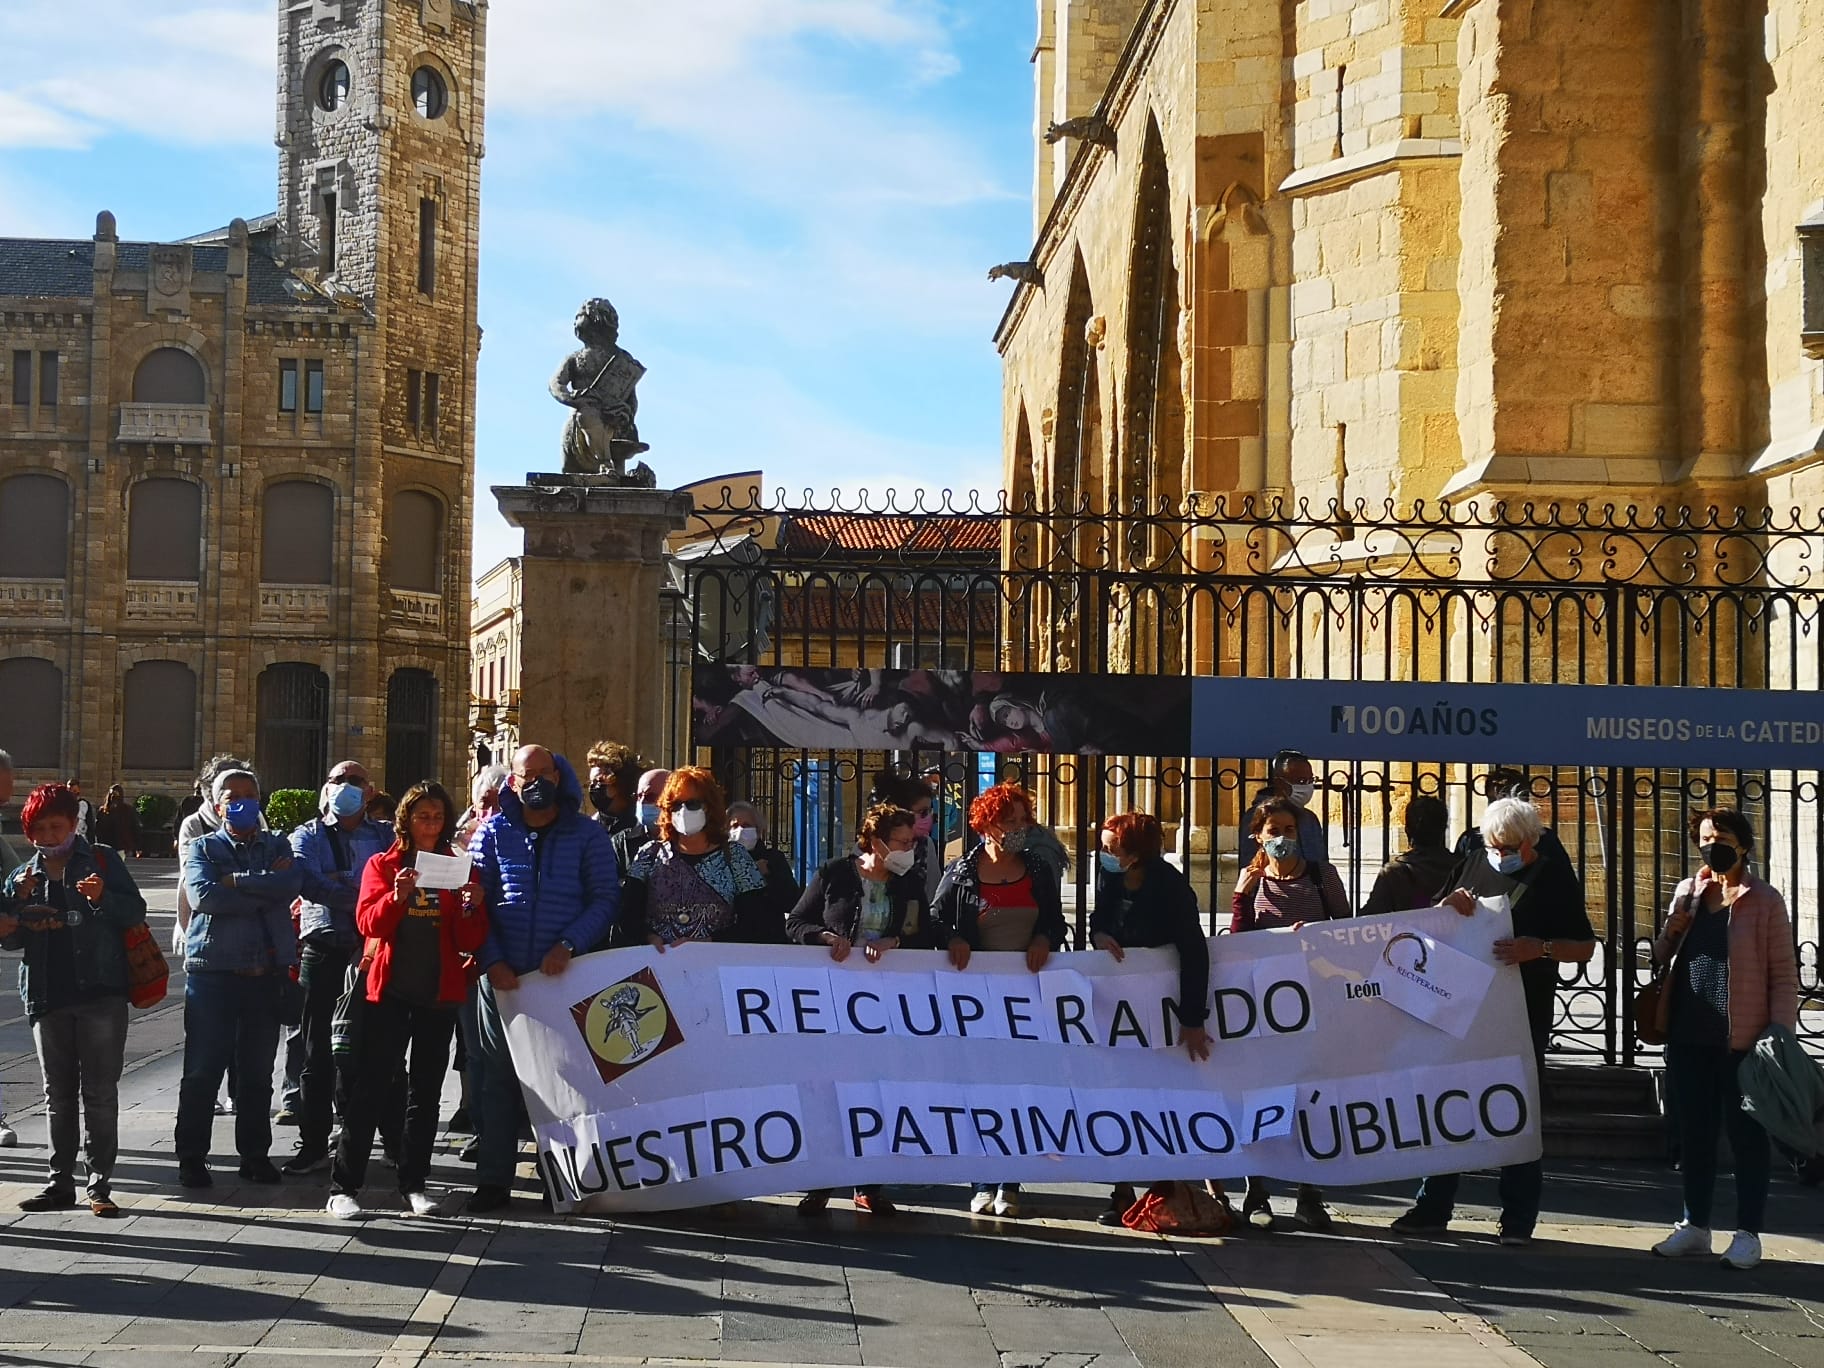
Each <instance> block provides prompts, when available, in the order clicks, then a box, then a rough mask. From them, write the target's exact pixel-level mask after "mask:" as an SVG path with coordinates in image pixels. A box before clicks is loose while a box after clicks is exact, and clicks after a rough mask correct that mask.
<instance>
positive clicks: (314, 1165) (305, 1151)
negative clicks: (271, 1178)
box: [279, 1145, 330, 1178]
mask: <svg viewBox="0 0 1824 1368" xmlns="http://www.w3.org/2000/svg"><path fill="white" fill-rule="evenodd" d="M329 1157H330V1156H329V1147H328V1146H326V1145H309V1146H306V1145H300V1146H298V1152H297V1153H296V1154H294V1155H292V1156H291V1158H289V1159H287V1160H286V1161H285V1163H284V1165H283V1166H282V1167H281V1168H280V1169H279V1172H280V1173H285V1174H290V1175H291V1176H292V1177H294V1178H296V1177H300V1176H302V1175H303V1174H306V1173H317V1172H320V1171H321V1170H323V1169H326V1168H328V1167H329Z"/></svg>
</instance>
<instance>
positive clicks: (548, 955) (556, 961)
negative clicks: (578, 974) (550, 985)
mask: <svg viewBox="0 0 1824 1368" xmlns="http://www.w3.org/2000/svg"><path fill="white" fill-rule="evenodd" d="M538 967H539V970H540V972H542V973H543V974H545V975H546V976H547V977H548V978H556V977H557V976H558V975H559V974H561V973H563V972H564V970H566V969H568V968H569V967H570V947H569V946H568V945H566V944H564V942H562V941H559V942H558V943H557V944H556V945H554V946H552V947H551V948H550V949H549V950H547V951H545V958H544V961H543V962H542V963H541V964H540V965H539V966H538Z"/></svg>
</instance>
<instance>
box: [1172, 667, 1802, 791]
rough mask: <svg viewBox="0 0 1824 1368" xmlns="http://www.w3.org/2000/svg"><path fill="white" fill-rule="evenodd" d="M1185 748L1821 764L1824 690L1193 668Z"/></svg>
mask: <svg viewBox="0 0 1824 1368" xmlns="http://www.w3.org/2000/svg"><path fill="white" fill-rule="evenodd" d="M1192 689H1193V692H1192V695H1191V753H1192V754H1193V755H1207V756H1246V755H1260V754H1264V753H1266V751H1268V750H1274V749H1278V748H1279V747H1281V746H1287V747H1291V748H1293V749H1296V750H1302V751H1305V752H1306V753H1308V754H1310V755H1314V756H1321V757H1322V758H1323V759H1326V760H1436V761H1460V762H1465V763H1471V762H1477V761H1481V762H1491V761H1499V762H1501V763H1503V764H1540V765H1583V766H1608V765H1616V766H1635V767H1667V768H1677V767H1684V768H1692V769H1710V768H1717V769H1819V768H1824V694H1819V693H1817V692H1814V691H1810V690H1806V691H1804V692H1798V691H1778V692H1775V691H1770V690H1763V689H1699V688H1683V689H1681V688H1641V687H1634V686H1627V685H1612V684H1399V683H1395V684H1385V683H1364V682H1358V681H1352V680H1327V679H1198V680H1195V681H1193V684H1192Z"/></svg>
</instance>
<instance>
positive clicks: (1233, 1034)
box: [1215, 988, 1259, 1040]
mask: <svg viewBox="0 0 1824 1368" xmlns="http://www.w3.org/2000/svg"><path fill="white" fill-rule="evenodd" d="M1230 998H1240V999H1241V1006H1242V1007H1243V1008H1246V1009H1247V1013H1248V1015H1247V1019H1246V1023H1245V1024H1244V1025H1241V1026H1235V1027H1231V1026H1230V1023H1229V1008H1228V1000H1229V999H1230ZM1215 1005H1216V1010H1215V1016H1216V1038H1217V1039H1218V1040H1240V1039H1241V1038H1242V1037H1243V1036H1251V1035H1253V1034H1254V1023H1255V1021H1257V1020H1258V1019H1259V1013H1258V1012H1257V1011H1256V1010H1255V1007H1254V998H1253V997H1252V995H1250V994H1249V993H1247V992H1245V991H1244V990H1242V989H1240V988H1218V989H1217V990H1216V997H1215ZM1238 1010H1239V1009H1238Z"/></svg>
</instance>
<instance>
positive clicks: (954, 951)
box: [950, 936, 969, 969]
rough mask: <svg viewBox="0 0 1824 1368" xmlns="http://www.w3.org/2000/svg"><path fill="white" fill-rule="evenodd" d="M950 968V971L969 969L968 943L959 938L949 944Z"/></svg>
mask: <svg viewBox="0 0 1824 1368" xmlns="http://www.w3.org/2000/svg"><path fill="white" fill-rule="evenodd" d="M950 967H951V968H952V969H967V968H968V967H969V942H968V941H966V940H964V939H963V938H962V937H961V936H958V937H957V938H956V939H955V940H953V941H951V942H950Z"/></svg>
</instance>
